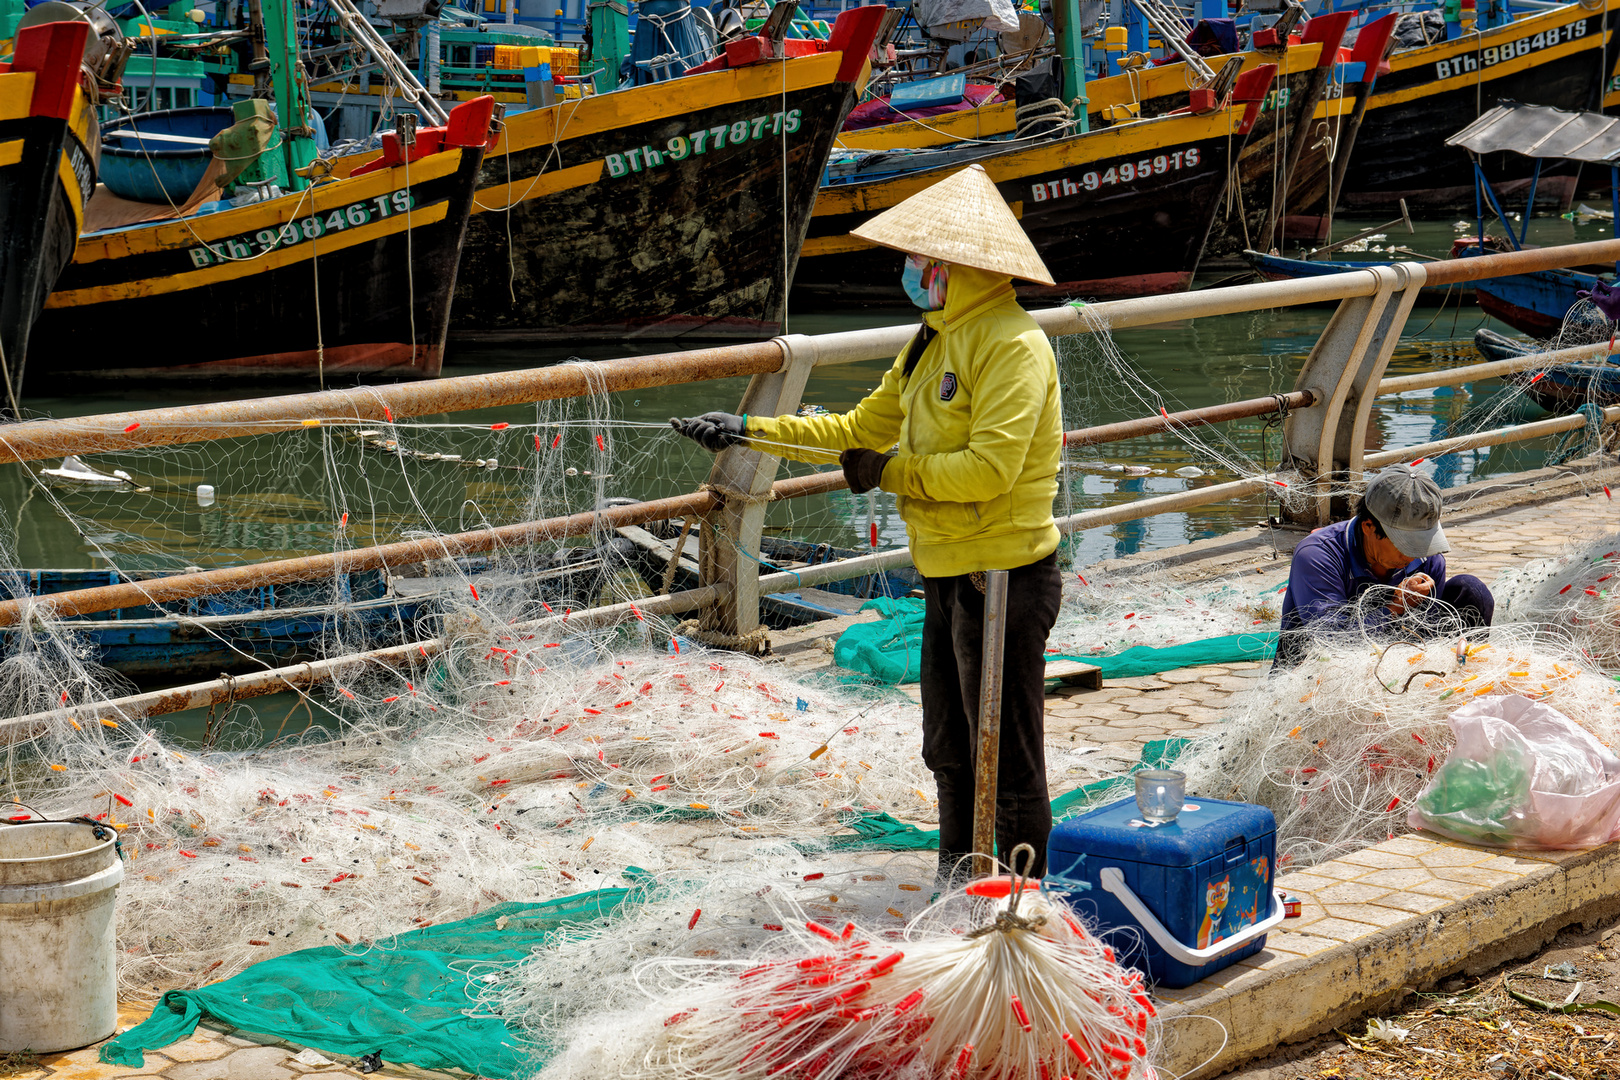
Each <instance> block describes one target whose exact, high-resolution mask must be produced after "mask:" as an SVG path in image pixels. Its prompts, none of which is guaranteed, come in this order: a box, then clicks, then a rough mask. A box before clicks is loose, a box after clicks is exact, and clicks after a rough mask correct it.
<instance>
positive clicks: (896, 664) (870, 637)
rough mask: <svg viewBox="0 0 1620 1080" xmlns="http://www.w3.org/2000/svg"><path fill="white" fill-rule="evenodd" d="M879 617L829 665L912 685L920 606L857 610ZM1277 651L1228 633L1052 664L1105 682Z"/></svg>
mask: <svg viewBox="0 0 1620 1080" xmlns="http://www.w3.org/2000/svg"><path fill="white" fill-rule="evenodd" d="M861 610H862V611H876V612H877V613H878V615H879V616H881V617H880V618H878V619H877V620H875V621H873V622H864V623H856V624H855V625H854V626H851V627H850V628H849V629H848V630H845V631H844V632H843V633H842V634H840V635H839V636H838V643H837V644H836V645H834V646H833V660H834V662H835V663H837V664H838V666H839V667H842V668H847V669H848V670H850V671H856V672H860V673H861V674H862V675H865V676H868V677H870V678H872V679H873V680H875V681H877V682H880V683H887V684H889V685H891V686H892V685H895V684H898V683H913V682H916V681H918V680H919V679H920V678H922V625H923V602H922V601H921V600H919V599H916V598H915V597H909V596H908V597H900V598H892V597H880V598H878V599H876V600H868V601H867V602H866V603H864V604H862V605H861ZM1276 651H1277V632H1276V631H1275V630H1267V631H1260V632H1256V633H1252V634H1227V635H1225V636H1224V637H1213V638H1204V639H1202V640H1200V641H1187V642H1183V643H1182V644H1180V645H1166V646H1164V647H1162V648H1154V647H1153V646H1150V645H1136V646H1133V647H1131V648H1129V649H1126V650H1124V651H1123V652H1118V653H1114V654H1113V655H1111V656H1070V655H1067V654H1062V655H1057V654H1054V655H1053V656H1052V659H1054V660H1079V661H1081V662H1082V663H1086V664H1095V665H1096V666H1097V667H1099V668H1101V669H1102V677H1103V678H1105V679H1127V678H1131V677H1133V676H1137V675H1153V674H1156V673H1158V672H1160V671H1171V670H1174V669H1175V668H1182V667H1197V666H1199V665H1202V664H1231V663H1236V662H1238V661H1241V660H1270V659H1271V657H1272V655H1273V654H1274V653H1276Z"/></svg>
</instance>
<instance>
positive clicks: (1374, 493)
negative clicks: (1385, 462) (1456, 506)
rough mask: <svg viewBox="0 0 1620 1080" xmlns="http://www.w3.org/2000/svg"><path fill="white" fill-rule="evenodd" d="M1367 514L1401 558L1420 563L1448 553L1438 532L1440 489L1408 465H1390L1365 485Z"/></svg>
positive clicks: (1442, 506)
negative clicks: (1374, 520)
mask: <svg viewBox="0 0 1620 1080" xmlns="http://www.w3.org/2000/svg"><path fill="white" fill-rule="evenodd" d="M1361 498H1362V504H1363V505H1364V506H1366V508H1367V512H1368V513H1369V514H1371V515H1372V516H1373V517H1375V518H1377V519H1378V524H1380V525H1382V526H1383V527H1384V535H1386V536H1388V537H1389V538H1390V540H1391V541H1393V542H1394V544H1395V546H1396V547H1397V548H1399V549H1400V552H1401V554H1402V555H1405V556H1406V557H1407V558H1408V559H1421V558H1423V557H1424V556H1427V555H1439V554H1440V553H1441V552H1443V551H1450V550H1451V545H1450V544H1448V543H1446V534H1445V533H1444V532H1443V531H1441V529H1440V513H1441V511H1442V510H1444V509H1445V507H1444V504H1443V503H1442V502H1441V499H1440V485H1439V484H1436V483H1435V482H1434V481H1433V480H1430V479H1429V478H1428V477H1427V476H1424V475H1423V474H1422V473H1420V472H1418V471H1417V470H1416V469H1414V468H1413V467H1412V466H1410V465H1391V466H1389V467H1388V468H1386V469H1384V470H1383V471H1382V472H1380V473H1379V474H1378V475H1377V476H1375V477H1373V478H1372V480H1371V482H1369V483H1368V484H1367V492H1366V494H1365V495H1363V496H1362V497H1361Z"/></svg>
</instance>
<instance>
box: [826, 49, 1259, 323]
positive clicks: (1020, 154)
mask: <svg viewBox="0 0 1620 1080" xmlns="http://www.w3.org/2000/svg"><path fill="white" fill-rule="evenodd" d="M1276 70H1277V69H1276V66H1275V65H1271V64H1265V65H1261V66H1260V67H1256V68H1252V69H1250V70H1249V71H1246V72H1244V73H1243V74H1241V75H1239V76H1238V77H1237V79H1236V81H1235V83H1234V86H1233V90H1232V93H1231V96H1230V98H1229V99H1227V100H1226V101H1222V102H1220V103H1219V104H1218V105H1216V106H1215V107H1214V108H1212V109H1210V110H1208V111H1202V112H1190V111H1189V112H1187V113H1184V114H1170V115H1166V116H1160V117H1155V118H1153V119H1150V120H1141V121H1138V122H1136V123H1130V124H1118V125H1115V126H1113V127H1109V128H1104V129H1102V130H1100V131H1092V132H1089V133H1086V134H1079V135H1069V136H1065V137H1060V138H1054V139H1049V140H1045V141H1040V142H1036V143H1034V144H1033V145H1023V144H1018V143H1014V144H1012V145H1011V146H1010V147H1009V148H1007V149H1005V150H994V149H992V148H991V147H977V148H974V149H976V150H977V151H978V152H977V153H976V154H973V153H965V152H963V151H952V150H946V151H940V152H939V155H940V159H941V163H940V164H937V165H934V166H933V167H929V168H919V169H917V170H916V171H912V172H907V173H905V174H903V175H900V176H896V177H891V178H887V179H876V180H865V181H857V182H854V183H848V184H835V185H829V186H828V187H826V188H824V189H823V190H822V193H821V196H820V198H819V199H818V200H817V202H816V209H815V215H814V217H813V218H812V220H811V224H810V235H809V238H808V239H807V240H806V241H805V245H804V250H803V253H802V255H801V257H800V261H799V271H798V276H797V277H796V278H795V280H794V288H795V290H796V291H798V290H803V291H804V292H805V293H806V294H807V295H808V296H816V295H823V296H826V295H831V296H836V297H838V298H839V299H840V300H841V301H843V302H847V301H848V300H850V299H856V300H860V299H869V300H881V301H890V300H898V299H901V298H903V296H904V294H903V293H902V292H901V289H900V269H901V262H902V261H903V258H904V257H903V256H901V255H900V254H898V253H896V252H894V251H891V250H889V249H887V248H882V247H878V246H877V245H875V244H870V243H867V242H865V241H862V240H859V239H857V238H854V237H851V236H850V235H849V232H850V230H851V229H853V228H854V227H855V226H857V225H859V224H860V223H861V222H863V221H865V220H867V219H868V218H870V217H872V216H873V215H875V214H877V213H880V212H881V211H883V210H886V209H888V208H889V207H891V206H894V205H896V204H897V203H899V202H900V201H902V200H903V199H906V198H908V197H909V196H911V195H913V194H915V193H916V192H918V191H921V190H922V189H923V188H925V187H928V186H929V185H931V184H934V183H936V182H938V181H939V180H942V179H944V178H945V177H946V176H948V175H950V174H951V173H953V172H955V171H957V170H958V169H960V168H962V167H963V165H964V164H967V163H968V162H971V163H973V164H977V165H980V166H982V167H983V168H984V169H985V171H986V172H988V173H989V174H990V178H991V179H992V180H993V181H995V183H996V187H997V189H998V190H999V191H1000V192H1001V194H1002V196H1003V197H1004V198H1005V199H1006V200H1007V203H1008V205H1009V206H1011V207H1012V209H1013V213H1014V214H1016V215H1018V217H1019V218H1020V220H1021V221H1022V224H1023V227H1024V231H1025V232H1026V233H1028V234H1029V237H1030V240H1031V241H1032V242H1033V243H1034V245H1035V248H1036V250H1037V251H1039V252H1040V255H1041V258H1042V260H1043V261H1044V262H1045V264H1046V266H1047V267H1048V269H1050V270H1051V272H1052V275H1053V277H1054V279H1056V281H1057V282H1058V284H1057V285H1056V286H1055V287H1051V288H1045V287H1032V288H1026V287H1023V286H1020V290H1019V291H1020V295H1021V296H1026V297H1028V296H1047V295H1059V296H1062V295H1067V296H1088V297H1096V296H1120V295H1145V294H1150V293H1156V292H1167V291H1173V290H1177V289H1182V288H1185V287H1186V285H1187V283H1188V282H1189V281H1190V280H1191V278H1192V274H1193V270H1194V268H1195V266H1196V264H1197V261H1198V258H1199V255H1200V253H1201V251H1202V250H1203V246H1204V241H1205V238H1206V237H1207V236H1208V235H1209V231H1210V227H1211V225H1212V224H1213V223H1214V219H1215V214H1216V211H1217V210H1218V209H1219V206H1220V202H1221V200H1222V199H1223V198H1224V197H1225V193H1226V190H1227V183H1228V180H1229V178H1230V176H1231V173H1232V165H1233V164H1234V163H1235V162H1236V160H1237V156H1238V155H1239V154H1240V153H1241V152H1242V150H1243V146H1244V143H1245V141H1246V140H1247V139H1248V136H1249V133H1250V131H1252V130H1253V128H1254V125H1255V122H1256V120H1257V119H1258V117H1259V113H1260V109H1261V107H1262V106H1263V104H1264V102H1265V100H1266V97H1267V95H1268V93H1269V92H1270V88H1271V83H1272V79H1273V77H1274V75H1275V73H1276ZM993 146H994V144H992V147H993Z"/></svg>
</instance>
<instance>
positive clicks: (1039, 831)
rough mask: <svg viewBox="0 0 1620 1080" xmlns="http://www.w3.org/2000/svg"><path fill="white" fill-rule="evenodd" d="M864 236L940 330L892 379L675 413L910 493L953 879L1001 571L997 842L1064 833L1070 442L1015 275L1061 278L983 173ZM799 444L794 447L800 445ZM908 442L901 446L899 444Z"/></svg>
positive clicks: (943, 839) (965, 849)
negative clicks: (835, 463) (817, 405)
mask: <svg viewBox="0 0 1620 1080" xmlns="http://www.w3.org/2000/svg"><path fill="white" fill-rule="evenodd" d="M852 235H854V236H857V237H860V238H862V239H865V240H869V241H871V242H873V243H876V244H881V245H883V246H885V247H891V248H895V249H897V250H899V251H903V252H905V253H906V254H907V256H908V258H907V260H906V269H905V272H904V274H903V276H902V281H903V283H904V284H905V286H906V291H907V292H908V293H909V294H910V295H911V297H912V299H913V301H915V302H916V303H917V305H918V306H919V307H921V308H923V309H924V314H923V326H922V329H921V330H919V331H918V333H917V336H916V337H915V338H913V339H912V341H911V343H910V344H909V345H907V347H906V348H905V350H904V351H903V352H902V353H901V354H900V356H899V357H897V358H896V359H895V362H894V366H893V367H891V368H890V369H889V371H888V373H887V374H886V375H884V377H883V382H882V385H880V386H879V387H878V388H877V389H876V390H875V391H873V392H872V393H871V394H870V395H868V396H867V397H866V398H865V399H864V400H862V401H861V402H860V404H858V405H856V406H855V408H854V409H853V410H851V411H850V412H848V413H845V414H843V415H839V416H778V417H774V418H763V417H757V416H754V417H745V416H734V415H732V414H729V413H707V414H705V415H703V416H700V417H694V418H691V419H688V420H677V421H671V422H672V423H673V424H674V426H675V428H676V430H678V431H680V432H681V433H682V434H684V435H687V436H688V437H690V438H692V439H695V440H696V441H697V442H698V443H699V444H701V445H702V446H704V447H706V448H707V449H709V450H714V451H719V450H723V449H725V448H726V447H728V446H733V445H735V444H737V443H739V442H742V441H744V440H746V439H758V440H759V441H760V443H761V449H765V450H768V451H769V452H772V453H783V454H786V455H787V456H790V457H796V456H798V455H797V454H796V453H795V452H794V451H793V449H791V448H792V447H819V448H823V449H825V450H829V451H837V452H839V453H840V457H839V461H840V463H841V464H842V466H843V469H844V475H845V476H846V477H847V478H848V479H849V486H850V490H851V491H854V492H856V493H860V492H865V491H870V490H871V489H873V488H881V489H882V490H884V491H889V492H893V493H894V495H895V501H896V504H897V506H898V509H899V512H900V516H901V517H902V518H903V519H904V520H905V523H906V533H907V535H908V537H909V539H910V542H911V553H912V558H913V560H914V561H915V562H916V565H917V570H918V571H919V572H920V573H921V574H922V575H923V579H924V581H923V590H924V594H925V596H926V607H927V614H926V617H925V619H924V622H923V642H922V705H923V760H924V761H925V762H926V763H927V765H928V767H929V769H930V770H932V771H933V774H934V779H935V782H936V784H937V786H938V789H939V826H940V829H939V839H940V856H939V858H940V862H939V865H940V873H941V877H942V878H943V877H946V876H948V875H953V874H955V875H960V874H961V873H962V868H961V867H959V866H958V863H959V862H960V860H961V858H962V856H964V855H967V854H969V853H970V852H971V849H972V838H973V787H974V781H973V759H974V754H975V748H976V747H977V745H978V711H979V676H980V655H981V650H982V638H983V630H984V572H985V571H987V570H1007V571H1010V573H1009V575H1008V579H1009V580H1008V598H1007V611H1008V615H1009V618H1008V619H1007V624H1006V626H1007V629H1006V644H1005V651H1004V661H1003V676H1002V678H1003V681H1002V701H1001V754H1000V766H999V777H998V783H997V795H996V846H997V849H998V850H999V851H1000V852H1001V853H1002V854H1003V855H1004V856H1005V854H1006V853H1008V852H1010V851H1011V850H1012V849H1013V848H1014V847H1015V846H1016V845H1018V844H1021V843H1027V844H1030V845H1031V846H1033V847H1034V848H1035V851H1036V853H1037V861H1036V866H1035V868H1034V872H1035V873H1037V874H1040V873H1044V872H1045V868H1046V838H1047V835H1048V834H1049V833H1050V832H1051V830H1052V814H1051V805H1050V802H1049V800H1048V796H1047V790H1046V758H1045V749H1044V739H1043V719H1044V713H1045V706H1044V702H1043V697H1044V693H1045V668H1046V661H1045V650H1046V637H1047V634H1048V633H1049V632H1050V630H1051V629H1052V624H1053V622H1054V621H1055V620H1056V618H1057V612H1058V603H1059V599H1060V593H1061V578H1060V576H1059V573H1058V568H1057V555H1056V551H1057V546H1058V538H1059V534H1058V529H1057V526H1056V525H1055V524H1054V523H1053V520H1052V501H1053V499H1054V498H1055V497H1056V495H1057V473H1058V463H1059V459H1060V456H1061V454H1062V447H1063V421H1062V407H1061V403H1060V401H1059V397H1058V376H1057V364H1056V361H1055V359H1054V357H1053V355H1052V346H1051V344H1050V343H1049V342H1048V341H1047V339H1046V335H1045V334H1044V333H1043V332H1042V331H1041V329H1040V327H1039V326H1037V325H1036V323H1035V320H1033V319H1031V318H1030V317H1029V315H1028V314H1027V313H1026V312H1025V311H1024V310H1023V309H1022V308H1020V307H1019V306H1018V302H1017V299H1016V297H1015V296H1014V293H1013V287H1012V278H1013V277H1019V278H1025V279H1028V280H1030V281H1037V282H1040V283H1042V284H1046V285H1050V284H1052V278H1051V275H1050V274H1049V273H1048V272H1047V269H1046V267H1045V265H1043V264H1042V262H1041V259H1040V256H1039V255H1038V254H1036V252H1035V248H1034V245H1032V244H1031V243H1030V242H1029V238H1028V237H1027V236H1025V235H1024V232H1023V230H1022V228H1020V227H1019V225H1018V221H1017V219H1016V218H1014V217H1013V214H1012V211H1011V210H1010V209H1008V207H1007V204H1006V202H1005V200H1003V199H1002V197H1001V196H1000V194H999V193H998V192H997V191H996V188H995V185H994V184H993V183H992V182H991V180H990V178H989V176H988V175H987V174H986V173H985V172H984V170H983V169H982V168H980V167H979V166H977V165H974V166H970V167H968V168H966V169H964V170H962V171H961V172H959V173H956V174H955V175H953V176H951V177H948V178H947V179H945V180H942V181H940V182H939V183H937V184H935V185H933V186H931V187H929V188H927V189H925V190H924V191H921V192H919V193H917V194H916V195H913V196H912V197H911V198H909V199H907V200H906V201H904V202H902V203H900V204H899V205H897V206H895V207H893V208H892V209H890V210H887V211H885V212H884V213H882V214H879V215H878V216H876V217H874V218H873V219H872V220H870V221H868V222H866V223H865V224H864V225H861V226H860V227H859V228H857V229H855V230H854V231H853V233H852ZM784 446H785V447H788V449H784ZM891 448H893V449H891Z"/></svg>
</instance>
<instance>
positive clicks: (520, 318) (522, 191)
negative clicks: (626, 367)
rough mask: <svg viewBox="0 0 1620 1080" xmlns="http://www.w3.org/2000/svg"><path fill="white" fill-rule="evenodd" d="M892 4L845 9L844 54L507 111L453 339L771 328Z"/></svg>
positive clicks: (718, 334)
mask: <svg viewBox="0 0 1620 1080" xmlns="http://www.w3.org/2000/svg"><path fill="white" fill-rule="evenodd" d="M883 12H884V9H883V8H881V7H872V8H857V9H852V10H850V11H848V12H846V13H845V14H844V15H842V16H840V19H839V22H838V24H836V25H835V26H834V31H833V35H832V38H831V39H830V41H829V45H830V46H831V47H832V48H833V49H834V50H836V51H829V52H826V53H822V54H819V55H812V56H796V57H793V58H790V59H788V60H786V61H785V62H780V61H779V62H766V63H760V64H754V65H751V66H741V67H736V68H733V69H729V70H720V71H711V72H707V73H701V74H688V75H686V76H685V77H683V78H680V79H676V80H673V81H671V82H664V83H657V84H654V85H650V86H644V87H637V88H634V89H629V90H621V91H618V92H615V93H612V94H606V95H602V96H599V97H595V98H587V99H584V100H582V101H565V102H563V103H561V104H558V105H555V106H551V107H549V108H544V109H535V110H532V111H530V112H525V113H520V114H518V115H515V116H512V117H509V118H508V119H507V120H506V122H505V131H504V132H503V135H502V141H501V142H500V143H498V144H497V145H496V147H495V149H494V151H492V152H491V153H490V155H489V157H488V158H487V159H486V161H485V163H484V170H483V176H482V178H481V180H480V183H479V193H478V200H477V206H476V208H475V213H474V215H473V219H472V222H471V224H470V225H469V227H468V230H467V242H466V256H465V258H464V259H463V262H462V269H461V278H460V281H459V283H458V285H457V289H456V306H455V317H454V324H453V326H452V336H453V337H454V338H455V339H456V340H475V341H502V340H507V341H522V340H553V339H564V340H570V341H572V340H580V339H583V338H625V337H638V336H640V337H656V338H682V337H689V338H736V337H744V338H757V337H761V336H769V335H771V334H774V333H776V332H777V331H778V330H779V329H780V328H781V323H782V316H783V311H784V301H785V299H786V283H787V282H788V281H790V280H792V277H793V272H794V269H795V266H796V264H797V262H798V258H799V247H800V244H801V243H802V242H803V240H804V236H805V230H806V228H807V227H808V223H809V220H810V210H811V206H812V204H813V203H814V202H815V198H816V186H817V184H818V182H819V180H820V177H821V170H822V169H823V167H824V166H825V165H826V162H827V157H828V154H829V153H830V151H831V149H832V142H833V138H834V137H835V136H836V135H837V133H838V129H839V127H840V126H841V125H842V124H843V121H844V117H845V115H847V114H848V112H849V110H850V108H851V107H852V106H853V105H854V102H855V97H856V93H857V90H858V83H859V79H860V77H861V72H862V67H863V65H864V63H865V60H866V56H867V53H868V52H869V51H870V45H871V40H872V38H873V36H874V35H875V32H876V29H877V24H878V21H879V20H880V19H881V18H882V15H883ZM846 20H849V22H847V23H846ZM748 40H750V41H751V40H754V39H748ZM649 160H650V161H651V162H652V164H650V165H649V164H648V162H649Z"/></svg>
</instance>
